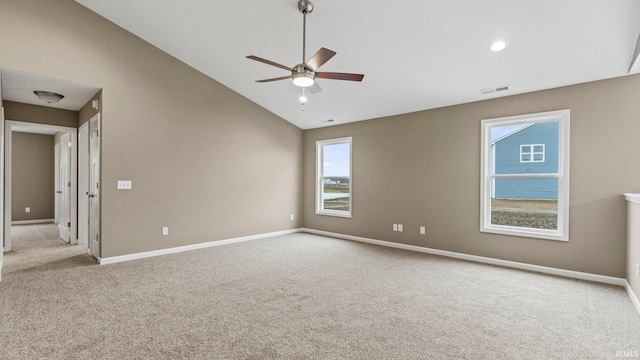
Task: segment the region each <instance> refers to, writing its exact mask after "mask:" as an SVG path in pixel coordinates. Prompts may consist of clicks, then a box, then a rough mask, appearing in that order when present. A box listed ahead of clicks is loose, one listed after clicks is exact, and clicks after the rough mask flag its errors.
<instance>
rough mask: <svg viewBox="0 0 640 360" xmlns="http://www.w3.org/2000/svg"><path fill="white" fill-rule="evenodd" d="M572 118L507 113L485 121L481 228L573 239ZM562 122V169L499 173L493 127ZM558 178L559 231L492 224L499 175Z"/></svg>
mask: <svg viewBox="0 0 640 360" xmlns="http://www.w3.org/2000/svg"><path fill="white" fill-rule="evenodd" d="M569 119H570V111H569V110H568V109H566V110H558V111H549V112H543V113H537V114H527V115H517V116H507V117H501V118H495V119H485V120H482V121H481V136H482V141H481V143H482V145H481V146H482V147H481V158H480V162H481V177H480V179H481V181H480V182H481V184H480V231H481V232H487V233H495V234H504V235H514V236H524V237H531V238H538V239H546V240H559V241H569V140H570V137H569ZM550 121H558V172H557V173H545V174H498V175H496V174H495V164H493V161H492V159H493V157H494V154H493V151H494V149H492V146H491V128H493V127H498V126H506V125H516V124H523V125H524V124H530V123H542V122H550ZM501 177H502V178H538V179H544V178H555V179H558V224H557V228H556V230H550V229H534V228H526V227H519V226H507V225H496V224H491V195H492V186H493V181H492V180H493V179H496V178H501Z"/></svg>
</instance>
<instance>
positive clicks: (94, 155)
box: [89, 114, 101, 259]
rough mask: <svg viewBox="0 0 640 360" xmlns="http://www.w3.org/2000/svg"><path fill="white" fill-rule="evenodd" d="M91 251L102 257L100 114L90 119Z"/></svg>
mask: <svg viewBox="0 0 640 360" xmlns="http://www.w3.org/2000/svg"><path fill="white" fill-rule="evenodd" d="M89 133H90V135H89V187H90V188H89V252H90V253H91V255H92V256H93V257H95V258H96V259H100V242H101V239H100V114H96V116H94V117H93V118H91V120H90V121H89Z"/></svg>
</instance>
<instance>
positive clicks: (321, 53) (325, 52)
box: [307, 48, 336, 71]
mask: <svg viewBox="0 0 640 360" xmlns="http://www.w3.org/2000/svg"><path fill="white" fill-rule="evenodd" d="M335 54H336V52H335V51H333V50H329V49H326V48H320V50H318V52H316V53H315V54H313V56H312V57H311V59H309V61H307V67H308V68H309V69H311V70H313V71H316V70H318V68H319V67H320V66H322V64H324V63H326V62H327V61H329V60H331V58H332V57H333V56H334V55H335Z"/></svg>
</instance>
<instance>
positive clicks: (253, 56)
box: [247, 55, 291, 71]
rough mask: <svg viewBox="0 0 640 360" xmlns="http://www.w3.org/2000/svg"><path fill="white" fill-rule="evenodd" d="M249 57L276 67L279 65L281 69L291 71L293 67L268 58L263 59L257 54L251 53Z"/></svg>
mask: <svg viewBox="0 0 640 360" xmlns="http://www.w3.org/2000/svg"><path fill="white" fill-rule="evenodd" d="M247 59H251V60H255V61H260V62H261V63H265V64H269V65H271V66H275V67H279V68H280V69H284V70H287V71H291V68H290V67H288V66H284V65H282V64H278V63H276V62H273V61H271V60H267V59H263V58H261V57H258V56H255V55H249V56H247Z"/></svg>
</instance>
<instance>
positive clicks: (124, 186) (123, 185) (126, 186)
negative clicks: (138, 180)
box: [118, 180, 131, 190]
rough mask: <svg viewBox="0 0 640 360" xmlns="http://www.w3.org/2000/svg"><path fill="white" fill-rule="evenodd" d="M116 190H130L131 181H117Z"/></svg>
mask: <svg viewBox="0 0 640 360" xmlns="http://www.w3.org/2000/svg"><path fill="white" fill-rule="evenodd" d="M118 190H131V180H118Z"/></svg>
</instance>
